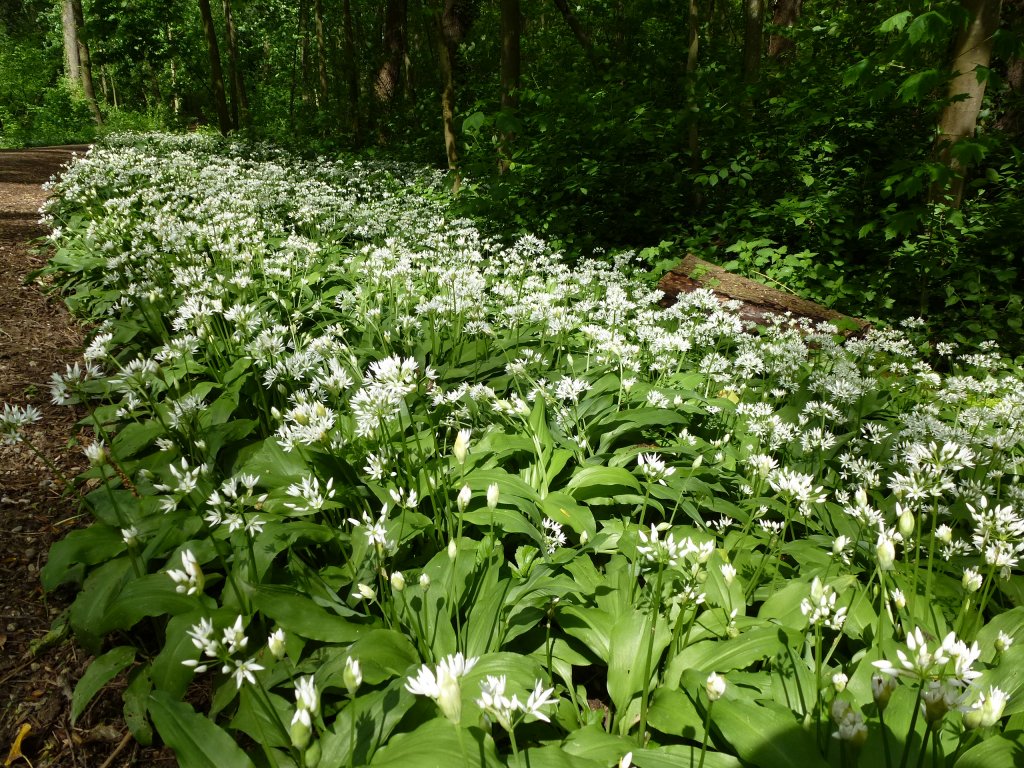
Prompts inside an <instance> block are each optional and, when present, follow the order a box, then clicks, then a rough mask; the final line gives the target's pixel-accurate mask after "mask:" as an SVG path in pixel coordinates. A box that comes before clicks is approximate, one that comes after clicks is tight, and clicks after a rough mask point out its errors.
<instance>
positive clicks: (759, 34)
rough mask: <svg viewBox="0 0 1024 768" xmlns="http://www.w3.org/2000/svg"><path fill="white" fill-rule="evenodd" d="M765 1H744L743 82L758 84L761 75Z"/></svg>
mask: <svg viewBox="0 0 1024 768" xmlns="http://www.w3.org/2000/svg"><path fill="white" fill-rule="evenodd" d="M763 37H764V0H743V82H745V83H747V84H748V85H750V84H752V83H756V82H757V78H758V76H759V75H760V73H761V43H762V38H763Z"/></svg>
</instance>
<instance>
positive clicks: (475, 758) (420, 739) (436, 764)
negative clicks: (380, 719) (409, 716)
mask: <svg viewBox="0 0 1024 768" xmlns="http://www.w3.org/2000/svg"><path fill="white" fill-rule="evenodd" d="M370 765H372V766H377V768H453V766H459V768H502V766H503V763H502V762H501V760H500V759H499V758H498V752H497V749H495V746H494V739H492V738H491V736H490V734H487V733H484V732H483V731H481V730H480V729H479V728H458V727H456V726H454V725H452V723H450V722H449V721H448V720H445V719H444V718H441V717H436V718H434V719H432V720H428V721H427V722H425V723H424V724H423V725H421V726H420V727H419V728H417V729H416V730H415V731H412V732H411V733H403V734H399V735H396V736H394V737H392V739H391V740H390V741H389V742H388V743H387V745H386V746H384V747H383V748H382V749H381V750H380V751H379V752H377V753H376V754H375V755H374V756H373V759H372V760H371V761H370Z"/></svg>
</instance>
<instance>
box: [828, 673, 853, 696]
mask: <svg viewBox="0 0 1024 768" xmlns="http://www.w3.org/2000/svg"><path fill="white" fill-rule="evenodd" d="M849 682H850V678H848V677H847V676H846V675H844V674H843V673H842V672H836V673H835V674H834V675H832V687H833V688H834V689H835V692H836V693H842V692H843V691H845V690H846V684H847V683H849Z"/></svg>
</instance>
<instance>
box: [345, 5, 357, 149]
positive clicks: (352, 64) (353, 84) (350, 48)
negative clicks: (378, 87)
mask: <svg viewBox="0 0 1024 768" xmlns="http://www.w3.org/2000/svg"><path fill="white" fill-rule="evenodd" d="M343 11H344V14H345V58H346V59H347V60H348V108H349V113H350V114H349V119H350V120H351V122H352V136H353V140H354V141H355V143H356V144H357V145H358V144H359V134H360V125H359V51H358V49H357V48H356V31H355V24H354V23H353V21H352V0H345V2H344V6H343Z"/></svg>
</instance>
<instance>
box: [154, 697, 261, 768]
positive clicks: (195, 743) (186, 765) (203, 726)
mask: <svg viewBox="0 0 1024 768" xmlns="http://www.w3.org/2000/svg"><path fill="white" fill-rule="evenodd" d="M149 712H150V715H151V716H152V718H153V724H154V725H155V726H156V730H157V732H158V733H159V734H160V738H162V739H163V740H164V743H165V744H167V746H169V747H170V748H171V749H173V750H174V754H175V756H176V757H177V758H178V765H179V766H180V768H226V766H231V768H255V766H253V763H252V761H251V760H250V759H249V758H248V756H247V755H246V754H245V752H243V751H242V750H241V749H240V748H239V746H238V745H237V744H235V742H234V740H233V739H232V738H231V736H229V735H228V734H227V732H226V731H224V730H223V729H221V728H218V727H217V726H216V725H215V724H214V723H213V722H212V721H210V720H209V718H206V717H204V716H203V715H200V714H198V713H197V712H196V711H195V710H194V709H192V707H191V706H189V705H188V704H185V703H184V702H180V701H175V700H174V698H173V697H171V696H170V695H169V694H167V693H165V692H163V691H154V692H153V693H152V695H150V697H149Z"/></svg>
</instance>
